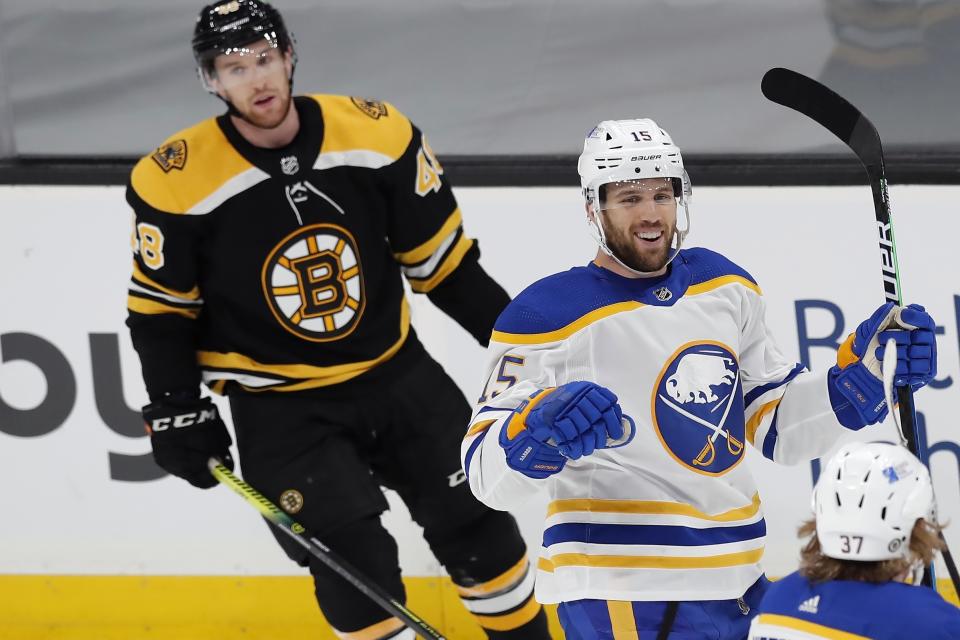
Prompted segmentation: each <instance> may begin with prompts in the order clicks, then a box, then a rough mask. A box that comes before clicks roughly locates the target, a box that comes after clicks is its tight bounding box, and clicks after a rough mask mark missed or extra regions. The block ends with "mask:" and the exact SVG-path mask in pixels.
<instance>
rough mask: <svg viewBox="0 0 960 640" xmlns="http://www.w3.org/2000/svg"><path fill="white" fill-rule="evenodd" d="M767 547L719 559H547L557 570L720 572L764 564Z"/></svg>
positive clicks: (570, 556) (576, 556)
mask: <svg viewBox="0 0 960 640" xmlns="http://www.w3.org/2000/svg"><path fill="white" fill-rule="evenodd" d="M762 557H763V547H761V548H759V549H752V550H750V551H740V552H737V553H724V554H720V555H716V556H612V555H589V554H586V553H558V554H557V555H555V556H551V557H550V558H549V559H545V560H546V562H547V563H549V564H551V565H553V567H554V568H556V567H594V568H604V569H717V568H721V567H739V566H742V565H751V564H756V563H758V562H760V558H762Z"/></svg>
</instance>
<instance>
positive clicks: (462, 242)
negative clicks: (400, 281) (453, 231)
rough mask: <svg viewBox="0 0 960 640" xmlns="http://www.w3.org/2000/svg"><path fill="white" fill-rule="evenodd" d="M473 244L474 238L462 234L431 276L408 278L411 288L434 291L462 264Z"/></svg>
mask: <svg viewBox="0 0 960 640" xmlns="http://www.w3.org/2000/svg"><path fill="white" fill-rule="evenodd" d="M472 246H473V240H471V239H470V238H468V237H466V236H463V235H461V236H460V239H459V240H458V241H457V244H456V245H454V247H453V249H452V250H451V251H450V253H449V255H447V257H446V259H444V261H443V263H441V264H440V265H439V266H438V267H437V268H436V269H434V271H433V274H432V275H431V276H430V277H429V278H427V279H426V280H420V279H417V278H407V280H408V281H409V282H410V288H411V289H413V290H414V291H416V292H417V293H428V292H430V291H432V290H433V289H434V288H435V287H436V286H437V285H438V284H440V283H441V282H443V280H444V279H445V278H446V277H447V276H448V275H450V274H451V273H453V271H454V270H455V269H456V268H457V267H459V266H460V262H461V261H463V256H465V255H467V251H469V250H470V247H472Z"/></svg>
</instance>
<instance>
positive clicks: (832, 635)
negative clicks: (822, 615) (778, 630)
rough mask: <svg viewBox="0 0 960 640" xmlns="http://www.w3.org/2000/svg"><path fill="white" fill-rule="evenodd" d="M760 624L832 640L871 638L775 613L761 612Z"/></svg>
mask: <svg viewBox="0 0 960 640" xmlns="http://www.w3.org/2000/svg"><path fill="white" fill-rule="evenodd" d="M757 622H759V623H760V624H768V625H771V626H775V627H786V628H787V629H794V630H796V631H803V632H804V633H810V634H813V635H815V636H817V637H820V638H829V639H830V640H870V639H869V638H868V637H867V636H860V635H857V634H855V633H847V632H846V631H840V630H839V629H834V628H832V627H825V626H823V625H822V624H816V623H815V622H807V621H806V620H800V619H798V618H791V617H790V616H781V615H777V614H775V613H761V614H760V617H759V618H758V619H757Z"/></svg>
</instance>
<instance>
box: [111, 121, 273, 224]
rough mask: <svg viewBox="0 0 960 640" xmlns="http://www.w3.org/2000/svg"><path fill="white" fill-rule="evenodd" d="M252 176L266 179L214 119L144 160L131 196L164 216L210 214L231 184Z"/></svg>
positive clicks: (166, 143)
mask: <svg viewBox="0 0 960 640" xmlns="http://www.w3.org/2000/svg"><path fill="white" fill-rule="evenodd" d="M250 171H254V172H259V173H262V172H261V171H260V170H259V169H255V168H254V167H253V165H252V164H250V162H249V161H248V160H246V159H245V158H244V157H243V156H242V155H240V153H239V152H238V151H237V150H236V148H234V146H233V145H232V144H230V142H229V140H227V137H226V135H225V134H224V132H223V130H222V129H221V128H220V125H219V124H218V123H217V119H216V118H208V119H206V120H203V121H202V122H199V123H197V124H195V125H193V126H192V127H189V128H187V129H183V130H182V131H178V132H177V133H175V134H173V135H172V136H170V137H169V138H167V139H166V140H165V141H164V142H163V144H161V145H160V146H159V147H157V148H156V149H155V150H154V151H152V152H151V153H149V154H147V155H145V156H143V157H142V158H141V159H140V160H139V162H137V164H136V165H135V166H134V167H133V171H132V172H131V174H130V190H131V191H132V192H133V193H135V194H136V197H137V198H139V199H140V200H142V201H143V202H145V203H146V204H147V205H149V206H150V207H152V208H154V209H157V210H159V211H163V212H167V213H191V214H193V213H207V212H208V211H209V210H211V209H212V208H213V207H214V206H215V205H216V204H217V194H218V192H219V191H221V190H222V189H223V187H224V185H225V184H227V183H228V182H230V181H231V180H234V179H235V178H237V177H238V176H239V175H240V174H243V173H245V172H250ZM264 175H266V174H264ZM221 201H222V199H221Z"/></svg>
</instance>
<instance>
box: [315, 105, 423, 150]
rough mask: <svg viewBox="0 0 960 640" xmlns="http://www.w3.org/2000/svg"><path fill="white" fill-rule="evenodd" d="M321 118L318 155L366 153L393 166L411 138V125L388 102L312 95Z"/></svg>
mask: <svg viewBox="0 0 960 640" xmlns="http://www.w3.org/2000/svg"><path fill="white" fill-rule="evenodd" d="M309 97H310V98H311V99H313V100H315V101H316V102H317V104H319V105H320V112H321V115H322V117H323V144H322V146H321V149H320V152H321V153H343V152H351V151H359V152H368V153H374V154H379V155H381V156H384V157H385V158H384V159H385V160H388V161H389V162H393V161H395V160H397V159H398V158H400V156H402V155H403V152H404V151H406V149H407V147H408V146H409V145H410V140H411V138H412V137H413V124H412V123H411V122H410V120H409V119H408V118H407V117H406V116H405V115H403V113H401V112H400V110H399V109H397V108H396V107H395V106H393V105H392V104H390V103H389V102H383V101H381V100H374V99H371V98H358V97H356V96H339V95H332V94H312V95H310V96H309Z"/></svg>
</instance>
